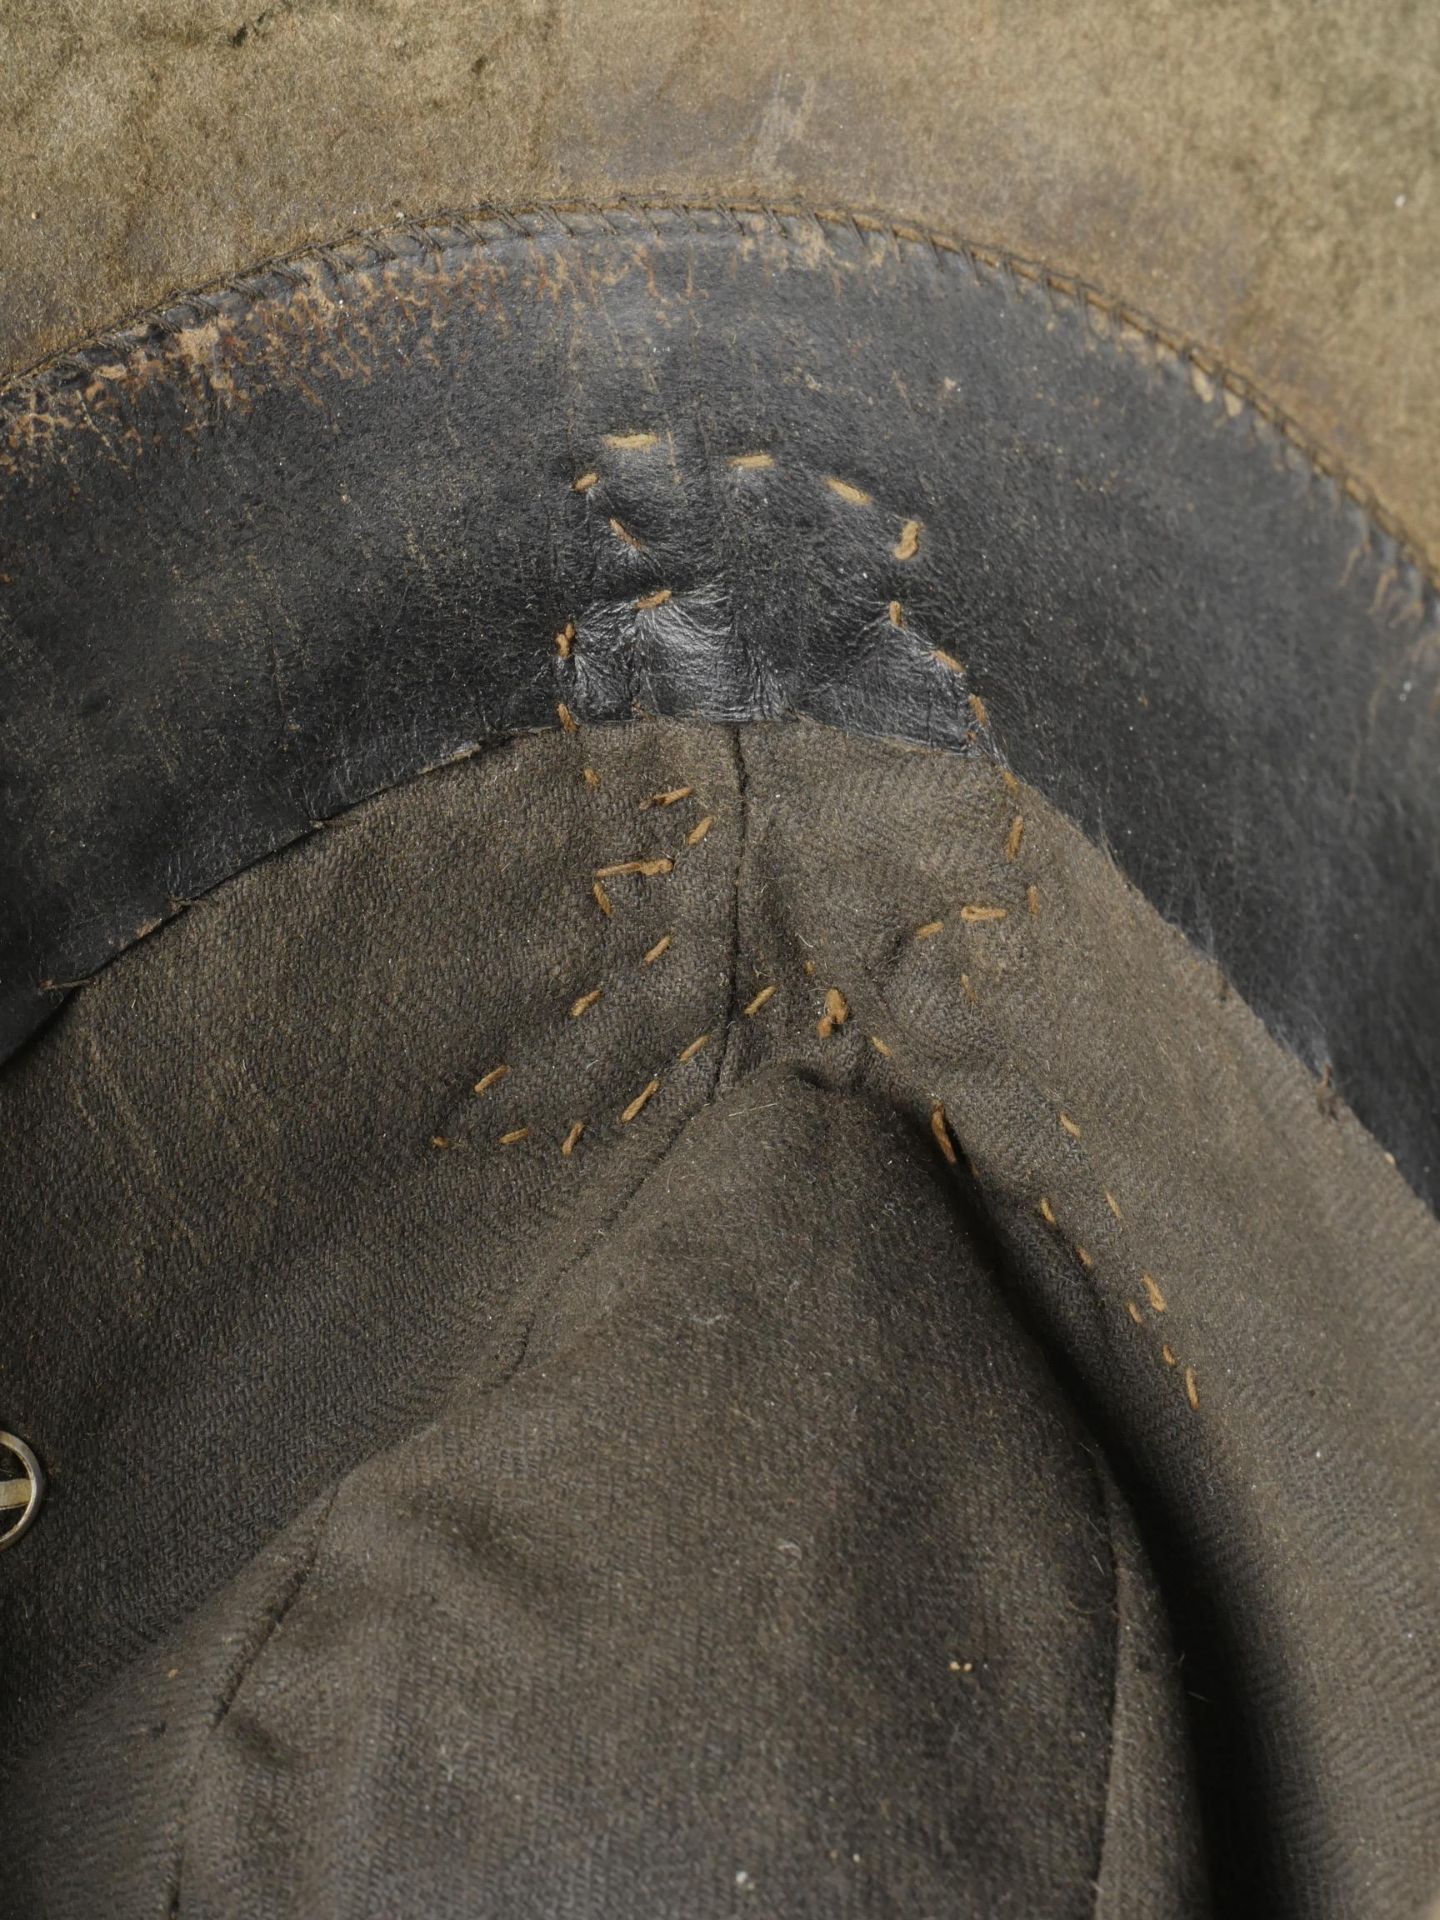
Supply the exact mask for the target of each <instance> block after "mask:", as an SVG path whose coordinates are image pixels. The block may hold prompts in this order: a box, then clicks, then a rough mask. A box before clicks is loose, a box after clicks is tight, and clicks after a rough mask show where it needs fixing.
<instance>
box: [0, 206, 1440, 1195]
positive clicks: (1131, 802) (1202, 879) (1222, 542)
mask: <svg viewBox="0 0 1440 1920" xmlns="http://www.w3.org/2000/svg"><path fill="white" fill-rule="evenodd" d="M1437 626H1440V622H1437V614H1436V601H1435V593H1434V589H1433V586H1432V585H1431V583H1430V582H1429V581H1428V579H1427V578H1426V576H1425V575H1424V573H1423V571H1422V570H1421V568H1420V566H1419V565H1418V564H1417V563H1416V561H1415V560H1414V558H1413V556H1410V555H1409V554H1408V552H1407V550H1406V549H1405V548H1404V546H1403V545H1402V544H1401V542H1400V541H1399V540H1398V539H1397V538H1396V536H1395V535H1394V533H1393V532H1392V531H1387V530H1386V528H1385V527H1384V525H1382V523H1381V522H1380V521H1379V520H1378V519H1377V517H1376V516H1375V515H1374V514H1373V513H1372V512H1370V511H1367V508H1366V506H1365V505H1364V503H1363V502H1362V501H1360V500H1359V499H1357V498H1355V497H1353V490H1351V489H1347V487H1346V485H1345V484H1344V483H1343V482H1342V481H1341V480H1340V479H1339V478H1338V477H1336V476H1335V475H1333V474H1331V473H1327V472H1326V471H1324V470H1322V468H1321V466H1319V465H1317V463H1316V461H1315V459H1314V458H1313V457H1312V456H1311V454H1310V453H1309V452H1308V451H1307V450H1306V449H1305V448H1304V447H1303V446H1302V445H1300V444H1298V443H1297V439H1296V436H1295V435H1294V433H1293V431H1292V430H1290V429H1289V428H1288V426H1287V425H1286V423H1284V422H1283V421H1279V420H1277V419H1276V418H1275V417H1274V416H1273V415H1272V414H1270V413H1269V411H1268V410H1267V409H1265V408H1264V407H1263V405H1261V404H1256V403H1253V400H1252V397H1250V396H1247V395H1245V394H1244V393H1243V392H1242V391H1241V390H1239V389H1238V388H1237V387H1236V385H1235V383H1233V382H1228V381H1227V380H1226V379H1225V378H1224V377H1223V376H1222V375H1221V374H1220V372H1219V371H1218V370H1216V369H1214V368H1212V367H1208V366H1206V365H1204V364H1202V363H1200V362H1199V361H1198V360H1197V359H1195V358H1194V357H1192V356H1190V355H1187V354H1186V353H1185V352H1183V351H1180V350H1177V348H1176V347H1175V346H1174V345H1173V344H1169V343H1167V342H1165V341H1164V340H1163V339H1161V338H1160V337H1158V335H1157V334H1156V333H1155V332H1154V331H1153V330H1151V329H1148V328H1147V327H1146V326H1145V325H1144V324H1143V323H1141V322H1138V321H1136V320H1134V319H1133V318H1131V317H1128V316H1125V315H1123V314H1121V313H1119V312H1118V311H1115V310H1113V309H1107V308H1105V307H1103V306H1100V305H1097V304H1096V303H1095V302H1094V301H1093V300H1091V299H1088V298H1086V297H1083V296H1081V295H1080V294H1078V293H1073V292H1070V291H1067V290H1066V288H1065V287H1064V286H1063V284H1062V283H1060V282H1058V281H1056V280H1055V279H1054V278H1053V277H1050V278H1047V277H1046V276H1045V275H1043V274H1038V273H1035V272H1033V271H1032V270H1029V269H1024V268H1021V267H1018V266H1016V265H1014V264H1013V263H1012V264H1007V263H1005V262H1003V261H999V260H995V259H992V258H989V257H985V256H981V255H979V254H977V253H974V252H972V251H967V250H965V249H961V248H955V247H948V246H945V245H942V244H939V243H936V242H932V241H929V240H925V239H922V238H920V237H917V236H911V237H905V236H902V235H900V234H898V233H896V232H894V231H892V230H889V229H882V228H878V227H872V226H867V225H864V224H862V223H858V222H845V221H830V220H817V219H814V218H811V217H808V216H782V215H767V214H758V213H756V214H728V213H719V212H694V211H686V210H670V211H656V212H645V213H641V212H626V213H617V214H585V215H581V214H567V215H565V216H563V217H562V216H560V215H556V214H535V215H527V216H523V217H508V218H504V219H487V220H480V221H475V222H469V223H464V224H457V225H453V226H443V227H427V228H425V229H423V230H414V231H407V232H405V233H402V234H399V235H395V236H391V237H388V238H386V239H385V240H383V241H376V242H371V243H365V244H357V245H355V246H351V247H347V248H345V249H342V250H338V251H336V250H325V251H321V252H319V253H316V254H313V255H309V256H306V257H304V258H303V259H300V260H297V261H295V262H293V263H290V264H287V265H284V266H279V267H275V268H271V269H267V270H266V271H265V272H263V273H260V274H258V275H256V276H254V277H252V278H250V279H247V280H245V281H243V282H240V283H237V284H235V285H233V286H230V287H227V288H225V289H223V290H220V291H218V292H215V293H213V294H208V295H205V296H200V297H196V298H194V299H192V300H191V301H189V302H187V303H186V304H185V305H184V306H182V307H179V308H176V309H174V310H172V311H171V312H168V313H166V314H165V315H163V316H161V317H159V318H157V319H155V320H153V321H150V322H148V323H145V324H143V325H141V326H138V327H136V328H134V329H132V330H131V331H129V332H127V333H125V334H123V335H121V336H117V337H116V338H113V339H111V340H109V341H106V342H103V343H101V344H99V345H98V346H96V347H93V348H90V349H87V350H86V351H84V352H82V353H79V354H75V355H71V356H68V357H67V358H66V359H65V360H64V361H63V362H59V363H56V364H54V365H53V366H51V367H49V368H47V369H45V370H42V371H41V372H40V373H39V374H37V375H34V376H32V377H31V378H29V379H28V380H27V381H25V382H22V383H19V384H17V385H13V386H12V387H10V388H9V389H7V391H6V393H5V394H4V396H3V401H0V765H3V792H0V808H3V818H0V1023H3V1024H0V1046H3V1050H4V1051H6V1052H8V1051H10V1050H13V1048H14V1047H15V1046H16V1045H18V1044H19V1043H20V1042H21V1041H22V1040H23V1039H24V1038H25V1036H26V1035H27V1034H29V1033H30V1032H32V1031H33V1030H34V1029H35V1028H36V1027H37V1026H38V1025H39V1024H40V1023H41V1021H42V1020H43V1019H44V1017H45V1016H46V1014H47V1012H49V1011H50V1010H51V1009H53V1008H54V1007H55V1006H57V1005H58V1004H59V1003H60V1001H61V999H62V997H63V992H64V990H65V988H66V986H67V984H70V983H74V982H77V981H81V980H83V979H84V978H86V977H87V976H88V975H89V974H91V973H93V972H94V971H95V969H96V968H97V967H99V966H101V965H103V964H104V962H105V961H106V960H107V959H109V958H110V957H112V956H113V955H114V954H115V953H117V952H119V951H120V950H122V949H123V948H124V947H126V946H127V945H129V944H130V943H131V942H133V941H134V940H136V939H137V938H139V937H140V936H141V935H143V934H144V933H145V932H147V931H148V930H149V929H150V927H152V926H153V925H154V924H155V923H156V922H157V921H159V920H161V919H163V918H164V917H166V916H167V915H168V914H170V913H173V912H176V911H179V910H181V909H182V908H183V906H184V904H185V903H186V902H187V901H189V900H191V899H193V898H195V897H196V896H197V895H198V894H200V893H203V892H204V891H206V890H207V889H209V888H211V887H214V886H216V885H218V884H219V883H220V882H221V881H223V880H225V879H226V878H227V877H229V876H230V875H232V874H233V873H235V872H236V871H237V870H239V869H240V868H242V867H244V866H246V865H248V864H249V863H251V862H253V861H255V860H258V859H261V858H263V857H264V856H265V855H266V854H268V853H270V852H272V851H274V850H275V849H276V848H278V847H280V846H283V845H284V844H286V843H287V842H288V841H290V840H292V839H294V838H295V837H297V836H298V835H300V834H303V833H305V832H307V831H309V830H310V828H311V827H312V826H313V825H314V824H315V823H317V822H320V821H324V820H326V819H328V818H330V817H331V816H333V815H334V814H336V813H337V812H339V811H340V810H342V809H344V808H345V807H348V806H350V805H352V804H354V803H355V802H356V801H358V800H360V799H362V798H364V797H365V796H367V795H369V794H372V793H374V792H376V791H377V790H379V789H382V788H384V787H387V786H390V785H393V784H395V783H397V782H400V781H405V780H408V779H412V778H414V777H415V776H416V775H417V774H419V773H421V772H423V771H424V770H426V769H427V768H430V767H433V766H436V765H439V764H443V763H445V762H446V761H449V760H453V759H455V758H457V757H460V756H462V755H464V754H467V753H471V752H475V751H477V750H480V749H483V747H484V746H485V744H486V743H487V742H492V741H495V740H497V739H501V738H504V737H506V736H508V735H510V734H513V733H514V732H516V731H517V730H523V729H531V728H538V727H545V726H552V725H594V724H598V723H605V722H612V721H619V720H623V719H626V718H628V717H630V716H631V715H632V714H633V713H635V712H636V711H649V712H654V713H657V714H663V715H666V716H673V717H677V718H680V717H684V718H703V719H710V720H714V721H717V722H726V723H729V722H740V721H746V720H757V719H778V718H782V717H789V716H803V717H806V718H809V719H812V720H816V721H821V722H824V723H826V724H828V725H832V726H837V727H842V728H846V729H850V730H852V731H855V732H859V733H864V734H873V735H884V736H893V737H897V738H900V739H903V740H907V741H912V742H915V743H916V744H920V745H924V746H928V747H938V748H943V749H949V750H954V751H959V752H971V751H985V752H992V751H993V752H1000V753H1002V754H1003V755H1004V757H1005V758H1006V759H1007V761H1008V762H1009V763H1010V764H1011V765H1013V767H1014V768H1015V770H1016V771H1017V772H1018V773H1019V774H1021V775H1023V776H1024V777H1025V778H1026V779H1027V780H1029V781H1031V782H1032V783H1033V784H1034V785H1036V786H1037V787H1038V788H1040V789H1041V790H1042V791H1043V792H1044V793H1045V794H1046V795H1047V796H1048V797H1049V798H1050V799H1052V800H1053V801H1055V802H1056V803H1057V804H1058V805H1060V806H1061V807H1062V808H1064V809H1065V810H1066V811H1067V812H1068V813H1070V814H1071V815H1072V816H1073V817H1074V818H1075V819H1076V820H1077V821H1078V822H1079V823H1080V824H1081V825H1082V826H1083V827H1084V828H1085V829H1086V830H1087V831H1088V832H1089V833H1090V834H1092V835H1093V836H1096V837H1098V838H1101V839H1102V840H1103V841H1104V842H1105V843H1106V844H1107V845H1108V846H1109V847H1110V848H1111V849H1112V850H1113V853H1114V856H1115V858H1116V859H1117V861H1118V862H1119V863H1120V865H1121V866H1122V868H1123V869H1124V870H1125V872H1126V873H1127V874H1128V875H1129V876H1130V878H1131V879H1132V880H1133V881H1134V882H1135V883H1136V885H1138V886H1139V887H1141V888H1142V889H1143V890H1144V892H1145V893H1146V894H1147V895H1148V896H1149V897H1150V898H1151V899H1152V900H1153V901H1154V902H1155V903H1156V904H1157V905H1158V906H1159V907H1160V908H1161V909H1162V911H1164V912H1165V913H1166V914H1167V915H1169V916H1170V917H1171V918H1172V919H1173V920H1175V921H1176V922H1177V923H1178V924H1179V925H1180V926H1181V927H1183V928H1184V929H1185V931H1186V932H1187V933H1188V934H1189V935H1190V936H1191V937H1192V938H1193V939H1195V940H1196V941H1198V942H1199V943H1200V944H1201V945H1202V946H1204V947H1205V948H1207V949H1208V950H1209V951H1210V952H1211V953H1213V955H1214V957H1215V959H1216V961H1217V963H1218V965H1219V967H1220V968H1221V970H1222V971H1223V973H1224V975H1225V976H1226V977H1227V978H1228V979H1229V980H1230V981H1232V982H1233V983H1234V985H1235V986H1236V987H1237V988H1238V990H1239V991H1240V992H1242V993H1243V994H1244V995H1245V996H1246V998H1247V999H1248V1000H1249V1001H1250V1003H1251V1004H1252V1005H1253V1006H1254V1007H1255V1009H1256V1010H1257V1012H1259V1013H1260V1014H1261V1015H1262V1017H1264V1018H1265V1019H1266V1020H1267V1022H1268V1023H1269V1024H1270V1026H1271V1027H1272V1029H1273V1030H1274V1031H1275V1032H1276V1033H1277V1034H1278V1035H1279V1036H1280V1037H1281V1038H1282V1039H1283V1040H1284V1041H1285V1042H1286V1043H1287V1044H1289V1045H1290V1046H1292V1047H1293V1048H1294V1049H1295V1050H1296V1051H1297V1052H1298V1053H1299V1054H1300V1055H1301V1057H1302V1058H1304V1059H1305V1060H1306V1061H1307V1062H1308V1063H1309V1064H1310V1065H1311V1066H1312V1067H1313V1068H1314V1069H1315V1070H1316V1071H1317V1072H1319V1071H1320V1070H1321V1069H1322V1068H1326V1069H1328V1070H1329V1074H1330V1078H1327V1080H1326V1082H1325V1085H1326V1086H1327V1087H1328V1086H1329V1085H1330V1084H1331V1082H1332V1080H1333V1084H1334V1086H1335V1088H1336V1089H1337V1090H1338V1091H1339V1092H1340V1093H1341V1094H1343V1095H1344V1096H1345V1098H1346V1099H1348V1100H1349V1101H1350V1103H1351V1104H1352V1105H1353V1107H1354V1108H1355V1110H1356V1111H1357V1112H1358V1114H1359V1115H1360V1117H1361V1118H1362V1119H1363V1120H1365V1121H1366V1123H1367V1124H1368V1125H1369V1126H1371V1128H1372V1129H1373V1130H1374V1131H1375V1132H1376V1133H1378V1134H1379V1136H1380V1137H1381V1139H1382V1140H1383V1141H1384V1142H1385V1143H1386V1144H1387V1145H1388V1146H1390V1147H1391V1148H1393V1150H1394V1151H1395V1153H1396V1154H1397V1156H1398V1158H1399V1161H1400V1164H1401V1166H1402V1167H1403V1168H1404V1170H1405V1171H1406V1173H1407V1174H1408V1176H1409V1177H1410V1179H1411V1180H1412V1181H1413V1182H1414V1183H1415V1184H1417V1186H1419V1187H1420V1189H1421V1190H1422V1191H1424V1192H1425V1193H1426V1194H1427V1195H1428V1196H1429V1197H1430V1198H1431V1199H1432V1201H1433V1199H1434V1198H1435V1196H1436V1191H1437V1180H1436V1168H1437V1151H1436V1144H1437V1143H1436V1134H1437V1128H1440V1122H1437V1111H1440V1099H1437V1096H1436V1088H1437V1085H1440V1021H1437V1020H1436V1018H1435V1009H1436V1007H1437V1005H1440V962H1437V957H1436V956H1437V954H1440V891H1437V889H1436V887H1435V885H1434V872H1435V851H1436V848H1437V846H1440V792H1437V784H1436V781H1435V779H1434V770H1435V763H1436V742H1437V732H1440V646H1437ZM1217 1097H1219V1096H1217Z"/></svg>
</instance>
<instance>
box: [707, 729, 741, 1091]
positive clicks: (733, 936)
mask: <svg viewBox="0 0 1440 1920" xmlns="http://www.w3.org/2000/svg"><path fill="white" fill-rule="evenodd" d="M742 732H743V729H742V728H740V727H732V728H731V732H730V738H731V742H732V744H733V747H734V752H735V816H736V829H735V877H734V880H733V882H732V885H731V914H730V989H729V995H728V998H727V1000H726V1010H725V1041H724V1045H723V1046H722V1047H721V1049H720V1058H719V1060H718V1062H717V1064H716V1067H715V1079H714V1083H713V1086H712V1089H711V1098H712V1099H713V1098H714V1096H715V1094H716V1093H717V1092H718V1091H719V1088H720V1086H721V1084H722V1083H723V1081H724V1078H725V1070H726V1068H727V1067H728V1066H729V1064H730V1056H731V1053H732V1052H733V1050H734V1044H735V1033H736V1030H737V1028H738V1027H739V1024H740V1021H741V1019H742V1018H744V1017H745V1016H744V1010H743V1009H742V1008H741V1005H740V886H741V880H742V878H743V876H744V872H745V854H746V850H747V848H748V846H749V843H750V797H749V792H748V787H747V770H746V765H745V747H744V742H743V740H742V738H741V735H742Z"/></svg>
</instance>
